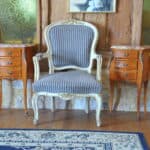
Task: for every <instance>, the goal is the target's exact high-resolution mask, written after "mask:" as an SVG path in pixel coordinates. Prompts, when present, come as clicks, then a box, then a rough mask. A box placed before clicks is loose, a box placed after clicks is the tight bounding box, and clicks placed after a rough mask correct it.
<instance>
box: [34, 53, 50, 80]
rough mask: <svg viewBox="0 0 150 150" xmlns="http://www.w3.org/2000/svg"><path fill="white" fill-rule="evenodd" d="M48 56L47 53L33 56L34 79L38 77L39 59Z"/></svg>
mask: <svg viewBox="0 0 150 150" xmlns="http://www.w3.org/2000/svg"><path fill="white" fill-rule="evenodd" d="M44 58H48V54H47V53H38V54H36V55H35V56H33V64H34V81H37V80H39V78H40V64H39V61H40V60H42V59H44Z"/></svg>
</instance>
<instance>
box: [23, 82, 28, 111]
mask: <svg viewBox="0 0 150 150" xmlns="http://www.w3.org/2000/svg"><path fill="white" fill-rule="evenodd" d="M23 96H24V110H25V113H26V114H27V113H28V110H27V79H23Z"/></svg>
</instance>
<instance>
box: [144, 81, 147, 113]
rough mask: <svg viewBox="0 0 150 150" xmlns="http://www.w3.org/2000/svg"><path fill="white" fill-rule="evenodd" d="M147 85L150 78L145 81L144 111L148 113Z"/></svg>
mask: <svg viewBox="0 0 150 150" xmlns="http://www.w3.org/2000/svg"><path fill="white" fill-rule="evenodd" d="M147 86H148V80H147V81H145V82H144V113H145V114H146V112H147V109H146V106H147V105H146V104H147Z"/></svg>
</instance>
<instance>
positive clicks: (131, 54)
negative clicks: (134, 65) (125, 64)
mask: <svg viewBox="0 0 150 150" xmlns="http://www.w3.org/2000/svg"><path fill="white" fill-rule="evenodd" d="M113 56H114V57H115V58H128V59H130V58H135V59H137V58H138V51H136V50H113Z"/></svg>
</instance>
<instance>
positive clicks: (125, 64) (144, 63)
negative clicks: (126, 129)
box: [109, 45, 150, 118]
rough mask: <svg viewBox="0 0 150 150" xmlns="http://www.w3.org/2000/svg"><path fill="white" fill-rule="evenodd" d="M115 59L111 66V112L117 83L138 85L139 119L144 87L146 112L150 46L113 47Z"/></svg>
mask: <svg viewBox="0 0 150 150" xmlns="http://www.w3.org/2000/svg"><path fill="white" fill-rule="evenodd" d="M111 50H112V54H113V58H112V61H111V65H110V75H109V78H110V101H109V106H110V111H112V109H113V95H114V84H115V82H119V83H120V82H122V81H126V82H131V83H135V84H136V85H137V117H138V118H139V115H140V95H141V89H142V85H144V111H145V112H146V95H147V86H148V78H149V72H150V70H149V66H150V58H149V55H150V46H125V45H124V46H112V47H111Z"/></svg>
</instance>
